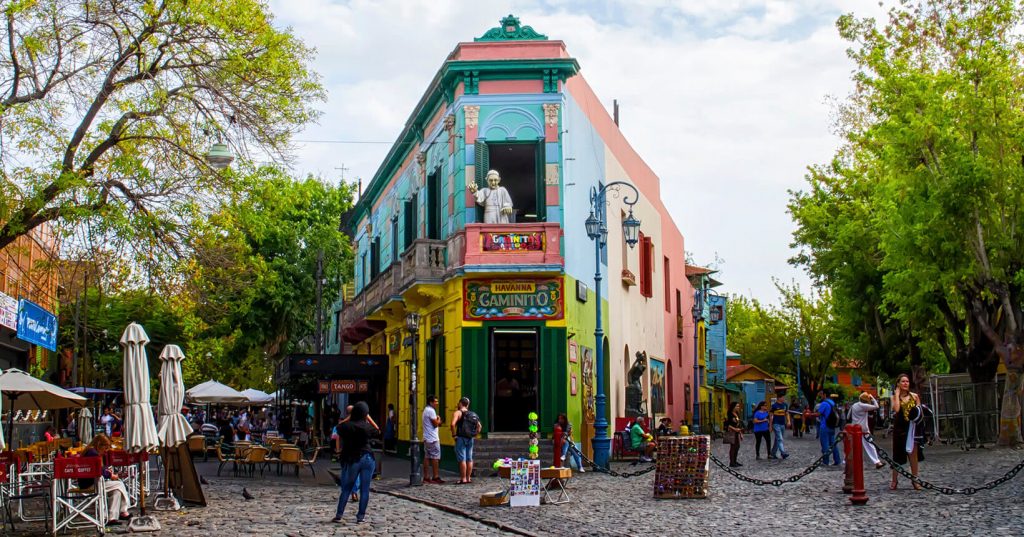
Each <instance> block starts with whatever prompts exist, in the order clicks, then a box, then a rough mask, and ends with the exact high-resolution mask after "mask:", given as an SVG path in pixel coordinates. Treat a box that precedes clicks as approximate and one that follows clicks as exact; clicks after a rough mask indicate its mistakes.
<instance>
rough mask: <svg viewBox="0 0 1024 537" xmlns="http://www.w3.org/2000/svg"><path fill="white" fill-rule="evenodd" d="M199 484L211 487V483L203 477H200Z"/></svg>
mask: <svg viewBox="0 0 1024 537" xmlns="http://www.w3.org/2000/svg"><path fill="white" fill-rule="evenodd" d="M199 482H200V483H202V484H204V485H209V484H210V482H209V481H207V480H206V478H205V477H203V476H199Z"/></svg>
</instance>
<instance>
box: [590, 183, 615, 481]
mask: <svg viewBox="0 0 1024 537" xmlns="http://www.w3.org/2000/svg"><path fill="white" fill-rule="evenodd" d="M599 201H600V204H601V205H602V207H600V208H601V209H603V205H604V191H603V190H602V191H601V192H600V193H599V194H597V195H596V196H592V200H591V202H592V204H593V207H592V208H593V209H597V208H598V202H599ZM595 212H596V213H598V214H600V215H601V216H599V218H600V219H601V222H602V228H603V227H604V216H603V215H604V211H603V210H599V211H598V210H595ZM604 240H605V239H604V237H599V238H597V239H596V240H595V241H594V260H595V263H594V264H595V266H596V267H597V268H596V270H595V272H594V296H595V298H596V300H595V301H594V307H595V308H596V310H597V318H596V319H597V320H596V321H595V326H594V370H595V371H596V372H597V375H596V382H597V396H596V397H595V398H594V413H595V414H596V415H597V416H596V418H595V419H594V438H593V440H592V441H591V445H592V446H593V447H594V462H595V463H596V464H597V465H598V466H600V467H601V468H607V467H608V459H609V457H610V455H611V446H612V440H611V438H609V437H608V418H607V417H606V416H605V414H607V399H606V397H605V393H604V374H605V370H604V365H605V364H604V329H603V328H602V320H601V248H602V247H603V246H604V244H603V242H604Z"/></svg>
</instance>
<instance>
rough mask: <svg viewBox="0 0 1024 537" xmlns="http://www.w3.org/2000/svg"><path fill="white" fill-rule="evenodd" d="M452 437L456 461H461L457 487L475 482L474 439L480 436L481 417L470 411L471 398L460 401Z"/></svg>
mask: <svg viewBox="0 0 1024 537" xmlns="http://www.w3.org/2000/svg"><path fill="white" fill-rule="evenodd" d="M451 427H452V436H454V437H455V459H456V460H458V461H459V481H458V482H457V483H456V484H457V485H465V484H468V483H472V482H473V439H474V438H476V435H478V434H480V416H477V414H476V412H473V411H472V410H470V409H469V398H468V397H463V398H462V399H459V405H458V408H457V409H456V410H455V413H453V414H452V422H451Z"/></svg>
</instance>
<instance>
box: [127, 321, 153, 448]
mask: <svg viewBox="0 0 1024 537" xmlns="http://www.w3.org/2000/svg"><path fill="white" fill-rule="evenodd" d="M146 343H149V336H147V335H146V331H145V330H143V329H142V325H139V324H137V323H132V324H130V325H128V328H125V330H124V334H123V335H122V336H121V346H122V347H124V433H125V434H124V448H125V451H128V452H131V453H138V452H140V451H149V450H151V449H153V448H155V447H157V445H158V443H159V440H158V439H157V436H156V423H154V421H153V410H152V409H151V408H150V405H149V361H148V360H147V359H146Z"/></svg>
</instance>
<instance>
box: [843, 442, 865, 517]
mask: <svg viewBox="0 0 1024 537" xmlns="http://www.w3.org/2000/svg"><path fill="white" fill-rule="evenodd" d="M846 436H848V437H852V438H851V440H850V443H851V444H852V445H851V446H850V447H851V449H852V452H851V457H850V458H849V459H846V463H847V466H849V465H851V464H852V465H853V495H852V496H850V503H852V504H853V505H864V504H866V503H868V495H867V491H866V490H864V431H863V430H861V428H860V425H852V424H851V425H847V426H846Z"/></svg>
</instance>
